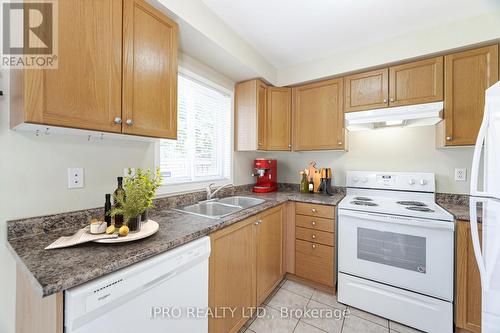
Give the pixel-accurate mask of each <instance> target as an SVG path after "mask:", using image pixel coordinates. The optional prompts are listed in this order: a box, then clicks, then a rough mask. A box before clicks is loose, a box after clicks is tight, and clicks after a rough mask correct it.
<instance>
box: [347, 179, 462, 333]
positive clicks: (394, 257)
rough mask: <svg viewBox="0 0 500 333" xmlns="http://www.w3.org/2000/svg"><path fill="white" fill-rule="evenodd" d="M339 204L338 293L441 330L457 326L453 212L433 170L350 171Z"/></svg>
mask: <svg viewBox="0 0 500 333" xmlns="http://www.w3.org/2000/svg"><path fill="white" fill-rule="evenodd" d="M346 183H347V195H346V197H345V198H344V199H343V200H342V201H341V202H340V204H339V206H338V244H339V245H338V269H339V279H338V300H339V302H341V303H344V304H348V305H351V306H353V307H356V308H359V309H362V310H365V311H368V312H371V313H374V314H377V315H379V316H382V317H385V318H388V319H391V320H393V321H396V322H399V323H402V324H405V325H408V326H411V327H414V328H417V329H420V330H423V331H426V332H436V333H448V332H449V333H451V332H453V289H454V288H453V281H454V280H453V276H454V228H455V224H454V218H453V216H452V215H451V214H450V213H448V212H447V211H445V210H444V209H443V208H441V207H440V206H439V205H437V204H436V203H435V176H434V174H432V173H401V172H361V171H349V172H347V179H346Z"/></svg>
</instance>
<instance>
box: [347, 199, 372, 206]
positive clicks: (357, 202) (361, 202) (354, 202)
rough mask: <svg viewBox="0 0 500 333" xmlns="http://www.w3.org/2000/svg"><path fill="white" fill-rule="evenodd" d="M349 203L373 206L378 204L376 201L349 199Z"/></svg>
mask: <svg viewBox="0 0 500 333" xmlns="http://www.w3.org/2000/svg"><path fill="white" fill-rule="evenodd" d="M351 203H352V204H353V205H357V206H370V207H375V206H378V205H377V204H376V203H374V202H369V201H358V200H356V201H351Z"/></svg>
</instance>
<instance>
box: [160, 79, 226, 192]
mask: <svg viewBox="0 0 500 333" xmlns="http://www.w3.org/2000/svg"><path fill="white" fill-rule="evenodd" d="M177 102H178V109H177V140H160V141H159V144H158V145H157V165H159V166H160V171H161V174H162V176H163V183H164V191H162V192H166V193H168V192H179V191H187V190H193V189H199V188H203V187H205V186H206V185H207V184H208V183H212V182H215V183H217V184H223V183H229V182H231V180H232V150H233V149H232V148H233V147H232V146H233V141H232V127H233V126H232V112H231V110H232V92H230V91H228V90H226V89H224V88H222V87H220V86H218V85H217V84H215V83H213V82H211V81H208V80H206V79H204V78H202V77H199V76H198V75H195V74H193V73H187V72H185V71H181V72H180V74H179V79H178V101H177ZM169 185H170V186H169Z"/></svg>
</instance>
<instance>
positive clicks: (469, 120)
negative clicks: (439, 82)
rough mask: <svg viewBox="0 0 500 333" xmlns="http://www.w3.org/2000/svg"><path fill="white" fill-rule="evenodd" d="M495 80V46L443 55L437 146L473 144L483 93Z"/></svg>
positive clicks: (496, 68)
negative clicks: (442, 119) (442, 103)
mask: <svg viewBox="0 0 500 333" xmlns="http://www.w3.org/2000/svg"><path fill="white" fill-rule="evenodd" d="M497 81H498V45H492V46H487V47H482V48H478V49H474V50H468V51H464V52H458V53H454V54H450V55H447V56H445V82H444V85H445V97H444V119H445V120H444V122H442V123H441V124H440V126H438V131H437V136H436V138H437V144H438V146H441V147H442V146H463V145H473V144H475V143H476V138H477V134H478V132H479V127H480V126H481V121H482V119H483V113H484V96H485V95H484V94H485V90H486V89H487V88H489V87H490V86H491V85H492V84H494V83H495V82H497Z"/></svg>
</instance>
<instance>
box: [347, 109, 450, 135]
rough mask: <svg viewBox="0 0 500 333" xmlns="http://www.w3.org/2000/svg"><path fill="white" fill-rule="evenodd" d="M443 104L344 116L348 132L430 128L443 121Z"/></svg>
mask: <svg viewBox="0 0 500 333" xmlns="http://www.w3.org/2000/svg"><path fill="white" fill-rule="evenodd" d="M443 107H444V105H443V102H435V103H426V104H417V105H408V106H398V107H392V108H385V109H374V110H367V111H359V112H348V113H346V114H345V125H346V128H347V130H349V131H361V130H369V129H377V128H386V127H405V126H406V127H414V126H431V125H435V124H437V123H439V122H440V121H441V120H442V119H443Z"/></svg>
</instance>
